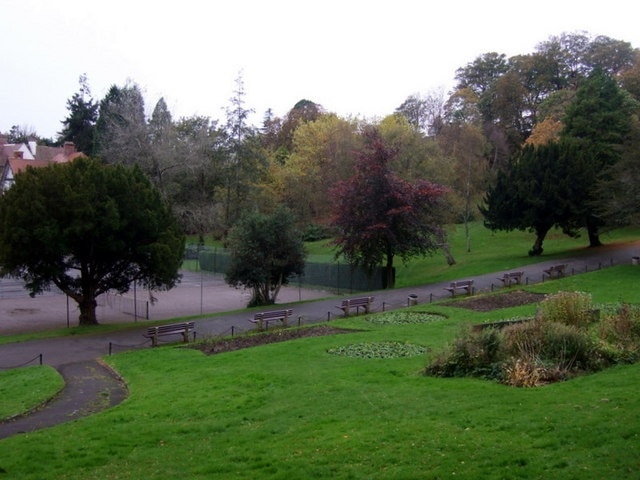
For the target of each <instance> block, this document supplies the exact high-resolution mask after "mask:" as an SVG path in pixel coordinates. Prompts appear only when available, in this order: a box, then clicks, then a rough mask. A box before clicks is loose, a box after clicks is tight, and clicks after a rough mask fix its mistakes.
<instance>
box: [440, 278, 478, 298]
mask: <svg viewBox="0 0 640 480" xmlns="http://www.w3.org/2000/svg"><path fill="white" fill-rule="evenodd" d="M444 289H445V290H448V291H449V292H451V296H452V297H455V295H456V291H457V290H466V291H467V295H471V293H473V280H458V281H456V282H451V283H450V284H449V286H448V287H444Z"/></svg>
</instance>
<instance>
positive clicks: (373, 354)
mask: <svg viewBox="0 0 640 480" xmlns="http://www.w3.org/2000/svg"><path fill="white" fill-rule="evenodd" d="M428 350H429V349H428V348H427V347H425V346H423V345H415V344H412V343H404V342H378V343H355V344H351V345H344V346H341V347H335V348H331V349H329V350H327V353H330V354H332V355H341V356H343V357H353V358H401V357H416V356H418V355H424V354H425V353H427V351H428Z"/></svg>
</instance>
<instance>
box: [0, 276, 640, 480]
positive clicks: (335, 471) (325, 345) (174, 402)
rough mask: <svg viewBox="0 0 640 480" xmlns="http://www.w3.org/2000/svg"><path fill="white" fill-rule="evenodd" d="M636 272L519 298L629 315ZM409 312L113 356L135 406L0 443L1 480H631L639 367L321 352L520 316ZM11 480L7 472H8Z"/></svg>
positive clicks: (639, 419) (415, 338) (450, 333)
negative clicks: (320, 330) (406, 317)
mask: <svg viewBox="0 0 640 480" xmlns="http://www.w3.org/2000/svg"><path fill="white" fill-rule="evenodd" d="M638 268H639V267H632V266H621V267H614V268H609V269H605V270H601V271H598V272H593V273H589V274H584V275H579V276H573V277H569V278H566V279H561V280H555V281H553V282H546V283H545V284H541V285H534V286H531V287H529V289H530V290H533V291H545V292H552V291H557V290H576V289H577V290H582V291H589V292H591V293H592V295H593V298H594V301H595V302H596V303H605V302H621V301H623V302H633V303H639V302H640V291H638V289H633V288H629V285H630V284H637V279H638V275H639V274H640V270H639V269H638ZM535 309H536V306H535V305H527V306H521V307H516V308H511V309H504V310H499V311H493V312H485V313H477V312H473V311H470V310H464V309H461V308H456V307H452V306H444V305H439V304H431V305H418V306H416V307H412V309H409V310H410V311H415V312H429V313H437V314H441V315H442V317H441V318H440V319H438V318H437V317H436V318H435V319H434V317H433V316H425V317H426V318H428V319H429V320H428V321H425V322H423V323H407V324H397V323H390V324H385V323H379V322H377V321H373V320H379V319H380V315H397V314H399V313H401V312H400V311H398V312H389V313H386V314H376V315H372V316H371V317H365V316H360V317H357V318H350V319H343V320H339V321H334V322H331V325H333V326H341V327H345V328H350V329H353V330H354V332H353V333H348V334H344V335H335V336H327V337H313V338H305V339H300V340H295V341H290V342H283V343H277V344H270V345H266V346H262V347H257V348H252V349H246V350H239V351H234V352H229V353H223V354H218V355H214V356H210V357H207V356H205V355H203V354H202V353H200V352H199V351H197V350H191V349H185V348H174V347H164V348H158V349H145V350H141V351H136V352H129V353H124V354H120V355H117V356H113V357H109V358H108V361H109V363H111V364H112V365H113V366H114V367H115V368H116V369H117V370H118V371H119V372H120V373H121V374H122V375H123V377H124V378H125V379H126V381H127V382H128V384H129V388H130V397H129V398H128V399H127V400H126V401H125V402H124V403H122V404H121V405H119V406H117V407H115V408H112V409H110V410H108V411H105V412H103V413H100V414H98V415H95V416H92V417H89V418H85V419H81V420H78V421H74V422H72V423H69V424H66V425H61V426H59V427H55V428H51V429H47V430H44V431H41V432H37V433H34V434H29V435H21V436H16V437H13V438H9V439H6V440H2V441H0V472H2V473H0V478H2V477H5V478H20V479H48V478H52V479H53V478H55V479H80V478H82V479H107V478H118V479H140V478H145V479H156V478H157V479H169V478H175V479H211V478H221V479H222V478H224V479H256V478H270V479H307V478H314V479H316V478H331V479H361V478H362V479H364V478H367V479H418V478H419V479H442V478H465V479H502V478H504V479H514V478H526V479H530V478H541V479H549V478H553V479H558V478H561V479H574V478H575V479H598V480H599V479H603V478H637V475H638V471H639V468H640V463H639V460H638V456H637V451H638V448H640V434H639V432H638V428H637V426H638V425H639V424H640V395H638V394H637V379H638V376H639V375H640V365H628V366H620V367H616V368H613V369H609V370H607V371H604V372H601V373H598V374H594V375H589V376H582V377H579V378H576V379H574V380H571V381H568V382H564V383H558V384H553V385H548V386H545V387H540V388H535V389H517V388H511V387H507V386H504V385H500V384H497V383H492V382H489V381H483V380H477V379H441V378H431V377H425V376H423V375H422V374H421V370H422V369H423V368H424V367H425V365H426V363H427V358H426V357H425V355H418V356H412V357H405V358H354V357H349V356H340V355H332V354H329V353H328V350H330V349H333V348H336V347H344V346H349V345H365V344H367V345H376V344H378V343H381V342H389V341H395V342H406V343H410V344H415V345H419V346H423V347H427V348H429V349H431V350H432V351H433V350H437V349H438V348H440V347H442V346H443V345H445V344H446V343H447V342H449V341H450V340H451V339H452V338H453V337H454V336H455V334H456V333H457V332H458V331H459V328H460V325H461V324H462V323H465V322H474V323H475V322H485V321H494V320H501V319H508V318H513V317H515V316H523V315H531V314H533V313H534V312H535ZM5 472H6V473H5Z"/></svg>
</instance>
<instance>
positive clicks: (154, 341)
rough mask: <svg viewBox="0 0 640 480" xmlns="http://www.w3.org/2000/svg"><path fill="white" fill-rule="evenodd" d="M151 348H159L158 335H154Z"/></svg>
mask: <svg viewBox="0 0 640 480" xmlns="http://www.w3.org/2000/svg"><path fill="white" fill-rule="evenodd" d="M151 346H152V347H157V346H158V335H154V336H153V337H151Z"/></svg>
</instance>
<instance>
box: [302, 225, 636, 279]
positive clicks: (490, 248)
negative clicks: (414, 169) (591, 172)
mask: <svg viewBox="0 0 640 480" xmlns="http://www.w3.org/2000/svg"><path fill="white" fill-rule="evenodd" d="M469 233H470V235H469V236H470V239H471V241H470V244H469V245H470V251H467V239H466V234H465V228H464V226H463V225H452V226H450V227H449V243H450V248H451V253H452V255H453V257H454V259H455V260H456V264H455V265H453V266H449V265H447V262H446V261H445V258H444V255H443V254H442V252H436V253H435V254H434V255H432V256H428V257H419V258H412V259H411V260H410V261H409V262H408V263H406V264H404V263H402V261H401V259H400V258H396V261H395V265H396V286H397V287H409V286H412V285H422V284H425V283H434V282H440V281H443V280H453V279H455V278H463V277H473V276H475V275H480V274H483V273H486V272H500V271H505V270H509V269H512V268H515V267H518V266H524V265H529V264H532V263H537V262H541V261H547V260H553V259H556V258H564V257H566V256H568V255H571V256H579V255H580V254H581V253H583V252H586V251H587V250H588V249H587V248H586V247H587V245H588V242H587V239H586V233H583V234H582V235H581V236H580V237H579V238H570V237H567V236H566V235H564V234H563V233H562V232H561V231H558V230H552V231H551V232H549V235H548V236H547V239H546V240H545V242H544V254H543V256H541V257H530V256H529V255H528V252H529V249H530V248H531V246H532V245H533V241H534V236H533V234H532V233H529V232H518V231H514V232H491V231H490V230H487V229H486V228H485V227H484V226H483V225H482V222H473V223H471V224H470V229H469ZM638 238H640V229H638V228H625V229H619V230H616V231H613V232H608V233H604V234H603V235H601V240H602V242H603V243H604V244H613V243H617V242H629V241H633V240H638ZM328 243H329V240H319V241H317V242H311V243H307V244H306V248H307V252H308V257H307V259H308V261H310V262H327V263H330V262H333V261H334V253H333V250H332V248H331V247H330V246H329V245H328Z"/></svg>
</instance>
